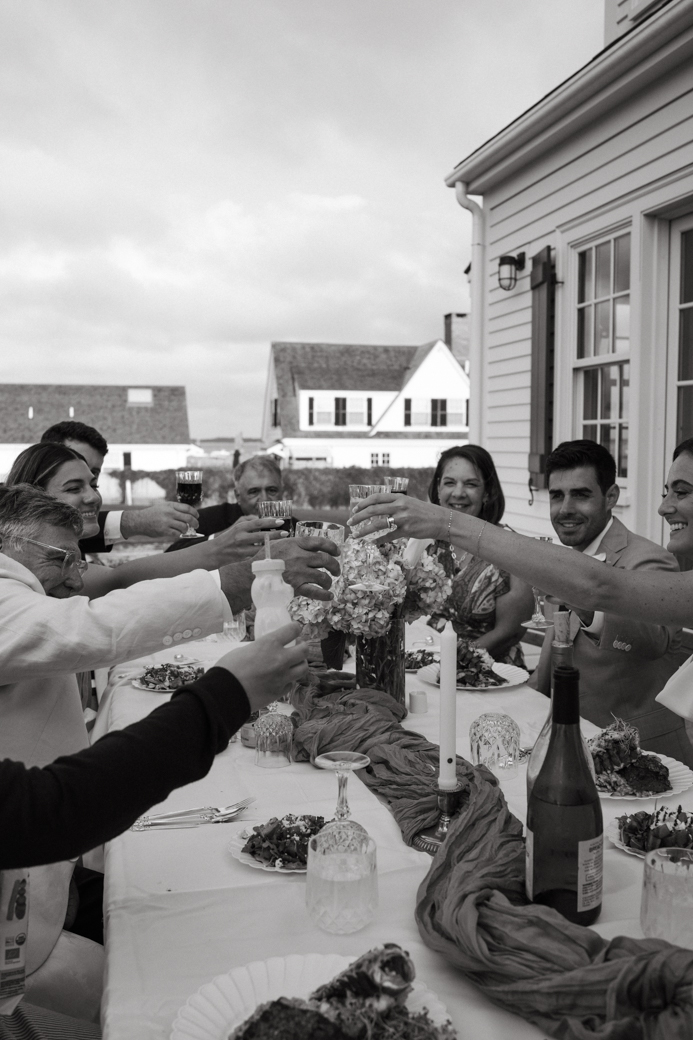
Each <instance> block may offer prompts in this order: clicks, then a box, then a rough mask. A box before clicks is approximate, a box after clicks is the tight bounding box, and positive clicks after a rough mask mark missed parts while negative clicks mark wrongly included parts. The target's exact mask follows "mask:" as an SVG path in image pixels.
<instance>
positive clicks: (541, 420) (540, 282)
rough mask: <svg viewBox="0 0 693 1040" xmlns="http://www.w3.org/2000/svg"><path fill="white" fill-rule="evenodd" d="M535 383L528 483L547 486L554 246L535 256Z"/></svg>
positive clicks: (551, 407) (532, 281)
mask: <svg viewBox="0 0 693 1040" xmlns="http://www.w3.org/2000/svg"><path fill="white" fill-rule="evenodd" d="M530 285H531V289H532V385H531V397H530V413H529V457H528V469H529V482H530V486H532V487H534V488H544V487H546V476H545V473H544V464H545V462H546V456H547V455H548V454H549V452H550V451H551V448H552V445H553V347H554V310H555V309H554V302H555V294H556V276H555V266H554V263H553V261H552V259H551V246H546V247H545V248H544V249H542V250H541V251H540V252H538V253H537V255H536V256H533V257H532V272H531V277H530Z"/></svg>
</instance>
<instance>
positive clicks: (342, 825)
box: [315, 751, 371, 835]
mask: <svg viewBox="0 0 693 1040" xmlns="http://www.w3.org/2000/svg"><path fill="white" fill-rule="evenodd" d="M370 762H371V760H370V758H369V757H368V755H362V754H360V753H359V752H358V751H326V752H325V754H324V755H318V756H317V758H316V759H315V765H316V766H319V767H320V768H321V769H333V770H334V771H335V773H336V774H337V807H336V809H335V811H334V820H331V821H330V823H328V824H326V827H332V826H335V825H336V826H337V827H338V828H339V829H340V833H343V834H345V835H348V834H349V833H353V834H357V833H358V834H365V833H366V828H365V827H362V826H361V824H360V823H356V821H355V820H352V819H350V817H351V809H350V808H349V803H348V802H347V781H348V779H349V775H350V774H351V773H352V772H353V771H354V769H365V768H366V766H368V765H370ZM323 830H324V828H323Z"/></svg>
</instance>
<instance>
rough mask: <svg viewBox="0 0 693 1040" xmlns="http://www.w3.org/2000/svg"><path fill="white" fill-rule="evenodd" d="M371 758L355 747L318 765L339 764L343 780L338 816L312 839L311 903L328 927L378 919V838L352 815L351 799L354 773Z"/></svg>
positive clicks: (353, 927)
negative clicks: (349, 792)
mask: <svg viewBox="0 0 693 1040" xmlns="http://www.w3.org/2000/svg"><path fill="white" fill-rule="evenodd" d="M369 762H370V759H369V758H368V756H367V755H361V754H359V753H358V752H356V751H328V752H327V753H326V754H324V755H318V757H317V758H316V759H315V765H316V766H320V767H321V768H322V769H334V771H335V772H336V774H337V781H338V784H339V795H338V799H337V808H336V809H335V818H334V820H331V821H330V822H329V823H327V824H325V826H324V827H323V828H322V830H321V831H319V833H318V834H316V835H314V836H313V837H312V838H311V839H310V841H309V842H308V871H307V874H306V906H307V908H308V913H309V914H310V916H311V918H312V919H313V921H315V923H316V924H317V925H318V926H319V927H320V928H323V929H324V930H325V931H326V932H333V933H336V934H338V935H345V934H348V933H350V932H356V931H358V930H359V929H360V928H363V927H364V926H365V925H367V924H368V922H369V921H371V920H372V919H373V916H374V915H375V911H376V908H377V905H378V875H377V867H376V847H375V842H374V841H373V839H372V838H371V837H370V835H369V834H368V832H367V831H366V830H365V828H364V827H362V826H361V824H360V823H356V821H355V820H351V819H350V818H349V817H350V815H351V814H350V810H349V805H348V802H347V798H346V786H347V780H348V778H349V773H351V772H352V770H354V769H363V768H365V766H367V765H368V764H369Z"/></svg>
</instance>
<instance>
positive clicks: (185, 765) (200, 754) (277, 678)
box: [0, 624, 307, 869]
mask: <svg viewBox="0 0 693 1040" xmlns="http://www.w3.org/2000/svg"><path fill="white" fill-rule="evenodd" d="M299 633H300V626H299V625H297V624H292V625H287V626H285V627H284V628H280V629H277V630H276V631H275V632H272V633H270V635H267V636H263V637H262V638H261V639H258V640H256V641H255V642H254V643H247V644H244V645H243V646H239V647H237V648H236V649H234V650H232V651H230V652H229V653H228V654H225V655H224V657H222V658H221V659H220V660H219V661H218V662H217V664H216V665H215V666H214V667H213V668H210V669H209V671H208V672H206V673H205V675H203V676H202V677H201V678H200V679H198V680H197V681H196V682H194V683H191V684H190V685H189V686H185V687H181V689H180V690H178V691H177V692H176V693H175V694H174V695H173V697H172V698H171V700H170V701H169V702H168V703H167V704H162V705H161V706H160V707H159V708H156V709H155V710H154V711H153V712H152V713H151V714H150V715H148V716H147V717H146V718H144V719H141V720H140V721H139V722H135V723H133V724H132V725H131V726H128V727H127V728H126V729H123V730H118V731H114V732H112V733H109V734H107V735H106V736H104V737H102V738H101V740H99V741H97V742H96V743H95V744H93V745H92V746H91V747H89V748H85V750H84V751H79V752H77V753H76V754H73V755H65V756H63V757H62V758H58V759H56V761H55V762H52V763H51V764H50V765H47V766H44V767H43V768H38V767H33V768H29V769H28V768H27V767H26V766H25V765H24V764H23V763H21V762H14V761H12V760H11V759H4V760H2V761H0V833H2V834H3V836H4V837H3V841H2V843H1V844H0V869H2V868H5V869H12V868H19V867H32V866H37V865H40V864H44V863H53V862H56V861H59V860H63V859H70V858H72V857H74V856H78V855H80V854H81V853H83V852H87V851H88V850H89V849H92V848H94V847H95V846H97V845H100V844H101V843H102V842H104V841H109V840H110V839H111V838H114V837H116V835H118V834H121V833H122V832H123V831H124V830H126V829H127V828H128V827H129V826H130V825H131V824H132V823H133V822H134V821H135V820H136V819H137V817H138V816H140V815H141V814H142V813H143V812H145V811H146V810H147V809H148V808H150V806H152V805H155V804H157V803H158V802H161V801H163V799H164V798H166V797H167V795H168V794H169V793H170V792H171V791H172V790H174V789H175V788H176V787H181V786H183V785H184V784H189V783H192V781H193V780H199V779H200V778H201V777H203V776H205V775H206V774H207V772H208V771H209V769H210V767H211V765H212V762H213V760H214V756H215V755H217V754H218V753H219V752H220V751H223V750H224V749H225V748H226V746H227V745H228V742H229V739H230V738H231V736H233V734H234V733H235V732H236V731H237V730H238V729H240V727H241V726H242V725H243V723H244V722H245V721H246V719H247V718H248V716H249V715H250V714H251V712H253V711H257V710H258V709H259V708H260V707H263V706H264V705H265V704H268V703H269V702H270V701H272V700H276V699H277V697H278V696H280V695H281V693H282V692H283V691H284V689H285V688H286V686H287V684H288V683H291V682H295V681H296V680H297V679H299V678H300V677H301V676H302V675H304V674H305V672H306V668H307V665H306V656H307V655H306V646H305V644H304V643H298V644H297V645H296V646H293V647H286V646H285V644H286V643H288V642H290V641H291V640H292V639H295V638H296V637H297V635H299Z"/></svg>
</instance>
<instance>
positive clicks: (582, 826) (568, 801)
mask: <svg viewBox="0 0 693 1040" xmlns="http://www.w3.org/2000/svg"><path fill="white" fill-rule="evenodd" d="M579 679H580V673H579V672H578V670H577V669H576V668H568V667H566V666H565V665H559V667H558V668H556V671H555V675H554V693H553V712H552V724H551V737H550V740H549V746H548V748H547V751H546V758H545V759H544V763H543V765H542V767H541V769H540V770H539V774H538V776H537V778H536V780H535V781H534V786H533V788H532V793H531V795H530V796H529V802H528V805H527V844H526V889H527V897H528V898H529V899H531V900H532V902H534V903H542V904H544V905H545V906H551V907H553V908H554V909H555V910H558V912H559V913H560V914H563V916H564V917H567V918H568V920H569V921H573V922H575V923H576V924H581V925H589V924H592V922H593V921H596V919H597V918H598V917H599V914H600V912H601V908H602V857H603V847H604V834H603V824H602V809H601V804H600V801H599V795H598V793H597V788H596V786H595V783H594V778H593V776H592V773H591V772H590V769H589V767H588V765H587V762H586V760H585V753H584V749H583V742H582V737H581V735H580V688H579Z"/></svg>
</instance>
